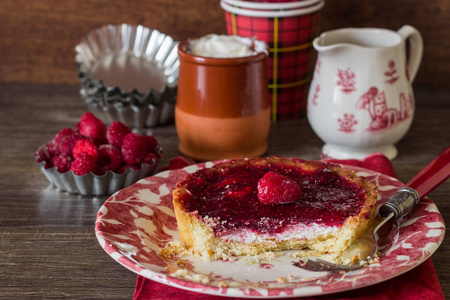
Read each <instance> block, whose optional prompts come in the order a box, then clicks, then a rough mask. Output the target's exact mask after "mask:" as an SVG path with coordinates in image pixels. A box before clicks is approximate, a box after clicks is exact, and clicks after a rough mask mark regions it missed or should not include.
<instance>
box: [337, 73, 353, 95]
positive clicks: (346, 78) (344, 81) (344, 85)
mask: <svg viewBox="0 0 450 300" xmlns="http://www.w3.org/2000/svg"><path fill="white" fill-rule="evenodd" d="M337 77H338V79H337V82H336V84H337V85H338V86H340V87H341V90H342V91H343V92H344V93H351V92H353V91H356V88H355V84H356V81H355V78H356V76H355V73H354V72H353V71H352V70H350V68H347V70H341V69H338V70H337Z"/></svg>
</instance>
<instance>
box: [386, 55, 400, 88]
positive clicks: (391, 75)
mask: <svg viewBox="0 0 450 300" xmlns="http://www.w3.org/2000/svg"><path fill="white" fill-rule="evenodd" d="M388 67H389V70H388V71H386V72H384V76H386V77H387V79H386V81H385V82H386V83H389V84H394V83H395V82H396V81H397V80H398V78H399V76H397V69H396V68H395V61H393V60H390V61H389V63H388Z"/></svg>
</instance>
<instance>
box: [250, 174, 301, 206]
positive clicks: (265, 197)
mask: <svg viewBox="0 0 450 300" xmlns="http://www.w3.org/2000/svg"><path fill="white" fill-rule="evenodd" d="M300 194H301V189H300V186H299V185H298V184H297V182H295V181H294V180H292V179H290V178H288V177H286V176H284V175H282V174H279V173H275V172H272V171H270V172H267V173H266V174H264V176H263V177H262V178H261V179H260V180H259V181H258V199H259V201H260V202H262V203H264V204H281V203H291V202H295V201H297V200H298V199H299V197H300Z"/></svg>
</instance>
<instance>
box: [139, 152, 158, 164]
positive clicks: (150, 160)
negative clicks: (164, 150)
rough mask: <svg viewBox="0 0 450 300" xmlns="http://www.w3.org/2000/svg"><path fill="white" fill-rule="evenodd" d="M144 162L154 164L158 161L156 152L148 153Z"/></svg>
mask: <svg viewBox="0 0 450 300" xmlns="http://www.w3.org/2000/svg"><path fill="white" fill-rule="evenodd" d="M142 162H143V163H144V164H147V165H153V164H155V163H156V155H155V154H154V153H147V154H145V156H144V160H143V161H142Z"/></svg>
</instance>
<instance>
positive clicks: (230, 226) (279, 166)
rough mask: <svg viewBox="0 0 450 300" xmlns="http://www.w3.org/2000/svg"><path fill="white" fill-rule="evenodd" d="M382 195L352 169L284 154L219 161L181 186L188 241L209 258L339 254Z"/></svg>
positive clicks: (180, 220)
mask: <svg viewBox="0 0 450 300" xmlns="http://www.w3.org/2000/svg"><path fill="white" fill-rule="evenodd" d="M376 198H377V192H376V191H375V189H374V186H373V184H371V183H369V182H368V181H367V180H366V179H364V178H361V177H358V176H356V174H355V173H354V172H353V171H352V170H347V169H343V168H341V167H340V166H339V165H336V164H331V163H324V162H320V161H312V160H301V159H296V158H282V157H268V158H251V159H236V160H231V161H227V162H224V163H219V164H216V165H214V166H213V167H211V168H205V169H201V170H198V171H197V172H195V173H193V174H190V175H188V176H187V177H186V179H185V180H184V181H182V182H180V183H178V185H177V188H176V189H175V190H174V191H173V205H174V210H175V215H176V219H177V224H178V229H179V234H180V237H181V241H182V242H183V243H184V244H185V246H186V248H187V249H188V250H189V251H190V252H192V253H194V254H196V255H198V256H200V257H202V258H204V259H207V260H216V259H227V258H229V257H230V256H237V255H257V254H261V253H264V252H267V251H282V250H289V249H301V250H302V251H305V253H306V252H308V253H309V254H311V253H312V254H313V255H317V256H321V255H328V256H331V257H338V256H339V255H340V254H341V253H342V252H343V251H344V250H345V249H347V248H348V247H349V246H350V245H351V244H352V243H354V242H355V241H356V240H357V239H358V238H360V237H361V236H362V235H363V234H364V232H365V231H366V229H367V228H368V226H369V225H370V223H371V222H372V219H373V215H374V207H375V202H376Z"/></svg>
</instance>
